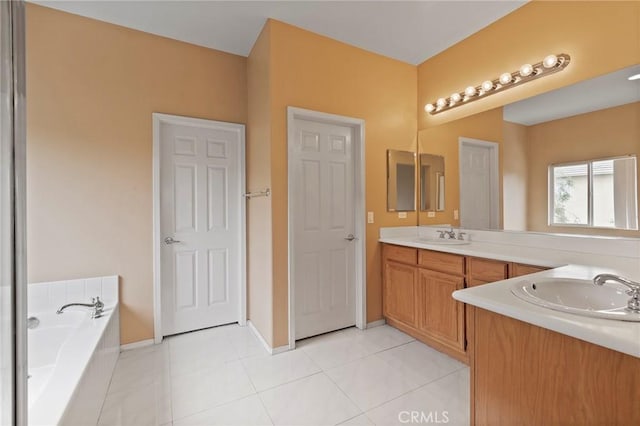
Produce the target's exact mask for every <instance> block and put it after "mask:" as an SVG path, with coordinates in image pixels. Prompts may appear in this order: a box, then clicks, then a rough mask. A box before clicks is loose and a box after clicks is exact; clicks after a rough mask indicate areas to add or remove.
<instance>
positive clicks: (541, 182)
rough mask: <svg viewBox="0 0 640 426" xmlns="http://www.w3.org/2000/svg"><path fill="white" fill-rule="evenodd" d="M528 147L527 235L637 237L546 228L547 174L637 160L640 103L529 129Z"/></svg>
mask: <svg viewBox="0 0 640 426" xmlns="http://www.w3.org/2000/svg"><path fill="white" fill-rule="evenodd" d="M527 145H528V151H527V157H528V159H529V186H528V188H529V190H528V205H529V209H528V212H529V215H528V224H529V230H530V231H541V232H564V233H580V234H597V235H618V236H626V237H637V236H638V231H624V230H608V229H588V228H578V229H576V228H572V227H559V226H553V227H550V226H548V225H547V221H548V217H547V216H548V213H547V204H548V203H547V192H548V188H547V173H548V166H549V165H550V164H554V163H567V162H572V161H582V160H595V159H598V158H606V157H616V156H623V155H629V154H635V155H636V156H640V102H636V103H633V104H627V105H622V106H618V107H614V108H608V109H604V110H601V111H596V112H591V113H587V114H581V115H577V116H574V117H569V118H564V119H561V120H554V121H549V122H547V123H541V124H538V125H535V126H529V127H527ZM638 188H640V184H639V185H638ZM638 197H639V198H640V193H639V194H638Z"/></svg>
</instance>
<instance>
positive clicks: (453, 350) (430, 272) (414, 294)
mask: <svg viewBox="0 0 640 426" xmlns="http://www.w3.org/2000/svg"><path fill="white" fill-rule="evenodd" d="M382 265H383V268H382V269H383V271H382V273H383V280H382V313H383V315H384V317H385V319H386V320H387V323H388V324H390V325H391V326H393V327H396V328H398V329H400V330H402V331H404V332H405V333H407V334H409V335H411V336H413V337H415V338H416V339H418V340H420V341H422V342H424V343H426V344H428V345H429V346H432V347H433V348H435V349H437V350H439V351H441V352H444V353H446V354H448V355H450V356H452V357H454V358H456V359H458V360H460V361H462V362H464V363H467V364H468V363H469V356H470V355H469V353H470V352H471V349H472V348H471V345H472V344H473V336H472V331H473V324H472V322H473V316H472V315H471V307H469V306H465V304H464V303H462V302H458V301H457V300H455V299H454V298H453V297H451V293H453V292H454V291H456V290H460V289H463V288H465V287H473V286H477V285H483V284H487V283H491V282H495V281H501V280H504V279H507V278H510V277H513V276H521V275H526V274H530V273H533V272H539V271H543V270H545V269H546V268H542V267H538V266H532V265H524V264H519V263H511V262H503V261H499V260H492V259H484V258H479V257H471V256H467V257H465V256H461V255H457V254H451V253H444V252H439V251H432V250H422V249H416V248H413V247H404V246H395V245H391V244H383V245H382ZM514 274H517V275H514Z"/></svg>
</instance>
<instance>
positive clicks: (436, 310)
mask: <svg viewBox="0 0 640 426" xmlns="http://www.w3.org/2000/svg"><path fill="white" fill-rule="evenodd" d="M417 287H418V302H417V303H416V306H417V309H418V328H419V329H420V331H422V332H425V333H427V334H429V335H431V336H433V337H434V338H437V339H438V340H440V341H442V343H444V344H446V345H448V346H451V347H453V348H456V349H461V350H464V345H465V338H464V329H465V327H464V304H463V303H461V302H458V301H457V300H455V299H454V298H453V297H452V296H451V293H453V292H454V291H456V290H459V289H462V288H464V278H463V277H457V276H453V275H448V274H442V273H439V272H434V271H430V270H428V269H419V270H418V285H417Z"/></svg>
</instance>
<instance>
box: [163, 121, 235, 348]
mask: <svg viewBox="0 0 640 426" xmlns="http://www.w3.org/2000/svg"><path fill="white" fill-rule="evenodd" d="M243 143H244V126H242V125H236V124H228V123H218V122H209V121H206V122H205V121H203V120H197V121H196V124H194V125H189V124H182V123H181V124H175V123H171V122H161V124H160V157H161V158H160V162H161V164H160V191H161V192H160V229H161V239H162V241H161V246H162V248H161V268H160V269H161V289H162V290H161V300H162V303H161V305H162V335H163V336H167V335H171V334H176V333H182V332H185V331H191V330H197V329H201V328H206V327H212V326H215V325H220V324H227V323H232V322H236V321H238V320H239V317H240V297H239V294H240V286H241V285H242V283H241V279H242V278H241V277H242V271H241V267H242V259H243V242H242V238H243V232H242V230H243V229H244V228H243V226H244V225H243V222H242V214H241V212H242V211H243V210H242V205H241V203H243V202H244V199H243V196H242V190H243V188H242V182H243V181H244V179H243V176H242V173H243V167H242V154H243V149H242V147H243V145H242V144H243Z"/></svg>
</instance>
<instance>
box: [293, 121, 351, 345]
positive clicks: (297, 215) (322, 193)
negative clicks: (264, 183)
mask: <svg viewBox="0 0 640 426" xmlns="http://www.w3.org/2000/svg"><path fill="white" fill-rule="evenodd" d="M353 132H354V131H353V129H352V128H350V127H347V126H339V125H331V124H323V123H317V122H313V121H306V120H300V119H296V120H295V141H294V147H293V152H292V158H290V159H289V161H292V162H293V173H294V176H293V179H292V180H291V181H292V182H293V185H294V188H293V191H292V194H293V200H290V202H291V203H293V205H292V206H293V209H292V217H291V220H292V227H291V229H292V232H293V235H292V236H291V239H292V243H293V250H292V254H291V260H290V261H291V262H292V269H293V283H292V285H293V289H294V296H295V298H294V301H293V302H294V303H295V308H294V311H295V338H296V339H302V338H304V337H309V336H313V335H316V334H320V333H325V332H328V331H332V330H337V329H340V328H344V327H349V326H352V325H354V324H355V318H356V304H355V243H354V238H355V236H354V233H355V217H354V192H355V179H354V154H353V151H354V146H353V139H354V134H353Z"/></svg>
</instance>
